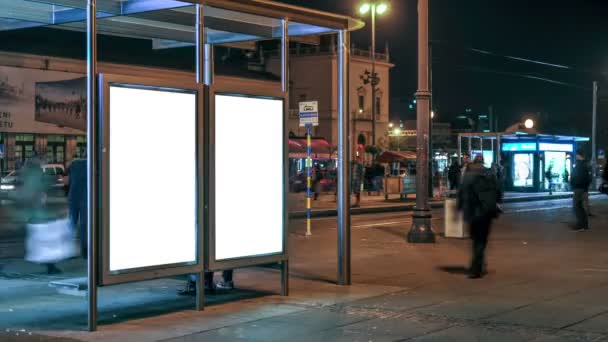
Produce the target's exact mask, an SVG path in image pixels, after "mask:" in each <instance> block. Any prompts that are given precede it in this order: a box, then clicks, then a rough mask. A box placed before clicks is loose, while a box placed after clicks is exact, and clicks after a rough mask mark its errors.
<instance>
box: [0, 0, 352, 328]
mask: <svg viewBox="0 0 608 342" xmlns="http://www.w3.org/2000/svg"><path fill="white" fill-rule="evenodd" d="M37 26H52V27H54V28H58V29H65V30H76V31H82V32H86V37H87V44H86V65H87V66H86V71H87V77H86V87H87V91H86V95H87V111H86V118H87V142H88V149H87V152H88V159H87V160H88V162H87V165H88V166H87V169H88V225H87V227H88V242H87V247H88V256H87V257H88V260H87V263H88V271H87V277H86V283H85V285H84V286H86V288H87V289H88V291H87V294H86V296H87V303H88V304H87V312H88V319H87V322H88V328H89V330H91V331H93V330H95V329H96V327H97V322H98V317H97V311H98V298H97V293H98V287H102V286H114V285H116V284H123V283H128V282H135V281H142V280H147V279H154V278H161V277H169V276H175V275H184V274H191V275H192V274H194V275H196V276H197V298H196V305H197V309H199V310H202V309H203V307H204V302H205V301H204V291H203V277H204V276H203V274H204V272H206V271H220V270H227V269H234V268H239V267H247V266H254V265H262V264H270V263H278V264H280V265H281V272H282V277H281V278H282V290H281V293H282V294H283V295H287V294H288V261H289V252H288V250H287V241H286V239H287V235H288V234H287V223H288V220H287V212H286V205H285V196H286V191H287V189H288V177H287V172H288V167H287V166H288V132H287V129H286V118H287V113H288V112H289V108H290V106H289V68H288V65H289V42H290V39H292V38H293V37H298V36H308V35H319V34H330V33H335V34H337V35H338V42H339V43H338V44H339V45H338V57H337V62H338V66H339V67H338V77H337V80H338V87H337V88H338V89H337V90H338V104H337V107H338V116H339V119H338V131H339V145H338V151H337V158H338V219H337V220H338V246H337V249H338V283H339V284H342V285H348V284H350V219H349V196H348V194H349V192H350V191H349V182H348V181H347V180H348V179H349V175H348V173H349V167H348V163H349V160H350V158H349V151H350V148H349V144H350V141H349V139H350V137H349V135H348V132H349V121H348V113H349V109H348V89H349V83H348V82H349V80H348V68H349V51H350V50H349V45H350V43H349V37H350V31H352V30H356V29H359V28H361V27H363V23H362V22H361V21H358V20H354V19H352V18H349V17H345V16H340V15H335V14H332V13H326V12H320V11H316V10H310V9H306V8H301V7H296V6H291V5H286V4H281V3H278V2H272V1H266V0H183V1H174V0H88V1H85V0H2V1H0V30H20V29H25V28H31V27H37ZM98 34H104V35H115V36H122V37H134V38H145V39H153V40H154V43H155V44H159V45H165V46H169V45H185V46H187V45H190V46H192V45H193V46H195V51H196V56H195V59H196V61H195V65H196V71H195V73H194V74H191V75H190V74H189V75H188V76H183V74H180V75H177V74H176V75H175V76H172V77H164V76H159V75H156V74H152V73H151V74H149V75H141V73H139V74H137V75H134V74H131V73H130V72H129V68H128V67H125V68H121V69H120V71H118V72H117V71H116V70H109V69H108V70H105V69H104V68H103V67H101V66H100V65H99V63H98V59H97V56H98V53H99V51H98V45H97V37H98ZM268 39H276V40H280V41H281V61H282V70H281V81H280V82H272V84H270V85H269V84H268V83H265V84H264V85H265V86H263V87H257V85H259V84H260V83H256V82H258V81H256V80H252V81H251V82H252V83H251V84H244V83H243V82H241V81H238V82H237V81H235V80H230V79H220V78H216V77H214V68H213V65H214V63H213V61H214V56H213V46H214V45H216V44H226V43H240V42H252V41H261V40H268ZM57 44H58V48H59V47H60V46H61V42H57ZM83 49H85V46H83ZM193 57H194V56H193ZM245 83H246V82H245ZM252 89H258V90H255V91H252ZM168 115H170V118H171V120H169V121H167V120H163V118H166V117H167V116H168ZM144 121H145V124H142V122H144ZM167 125H168V126H167ZM161 130H162V134H165V135H167V134H169V135H171V139H172V141H173V142H174V143H175V144H179V145H180V146H181V148H180V151H179V152H178V153H179V155H176V156H175V158H176V159H177V160H179V161H180V162H179V165H180V167H179V168H178V169H175V170H174V172H175V174H174V175H173V176H172V179H173V181H174V182H175V184H173V186H170V187H169V186H164V185H163V184H158V179H157V178H155V177H154V175H150V173H149V172H146V170H144V169H142V168H143V167H144V166H145V165H146V162H147V161H149V160H151V159H152V160H153V158H154V155H155V153H163V151H162V150H161V151H155V150H154V149H153V148H152V149H151V148H150V146H149V145H147V141H149V138H150V137H152V136H155V135H158V134H160V132H161ZM133 132H136V133H135V134H133ZM250 132H255V135H256V143H259V144H261V145H263V146H266V149H265V150H264V154H265V156H264V159H265V163H266V165H265V167H264V168H263V169H262V168H257V169H258V170H260V171H259V172H258V171H256V168H255V167H252V168H249V170H251V171H252V173H251V174H249V175H248V177H250V178H252V179H256V180H257V181H259V182H260V184H264V188H265V189H264V191H263V193H262V194H261V193H260V191H252V192H249V193H247V192H245V193H244V192H243V191H241V190H240V189H237V188H236V187H237V186H239V182H234V179H235V178H234V177H238V176H239V175H238V174H235V173H234V172H236V171H238V168H234V167H233V164H232V163H233V161H232V159H231V155H232V154H231V153H230V146H231V141H233V140H232V137H233V136H239V135H240V134H248V133H250ZM133 137H134V138H133ZM127 145H128V146H129V149H127V148H126V146H127ZM133 150H135V151H138V153H137V154H136V155H133V154H130V153H126V152H125V151H133ZM259 153H261V151H259ZM248 154H249V155H250V156H249V157H244V158H245V159H246V160H243V163H245V164H248V163H254V164H253V165H255V163H256V162H257V161H258V158H257V155H256V152H255V150H254V149H252V151H251V153H248ZM235 169H237V170H235ZM256 172H258V173H256ZM237 191H238V196H233V195H235V193H236V192H237ZM231 196H232V197H231ZM159 198H163V199H164V200H163V201H158V199H159ZM235 199H236V200H235ZM159 202H160V203H161V204H159Z"/></svg>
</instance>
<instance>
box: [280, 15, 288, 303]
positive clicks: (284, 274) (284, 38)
mask: <svg viewBox="0 0 608 342" xmlns="http://www.w3.org/2000/svg"><path fill="white" fill-rule="evenodd" d="M281 90H282V91H283V97H284V99H285V104H284V105H285V110H286V111H289V108H290V104H289V20H288V19H287V18H285V19H283V20H282V21H281ZM286 117H287V115H284V119H283V120H284V121H283V123H284V126H285V128H287V125H286V119H285V118H286ZM283 134H284V135H285V136H286V137H287V130H285V132H283ZM287 139H288V138H286V139H285V140H287ZM287 155H288V153H287V152H286V153H285V156H284V159H285V161H284V163H288V156H287ZM288 169H289V165H287V164H285V166H284V171H283V172H284V175H283V177H284V178H285V179H287V174H286V173H287V172H288V171H287V170H288ZM287 187H288V184H285V189H286V188H287ZM284 191H286V190H284ZM285 224H287V223H285ZM288 295H289V261H288V260H283V261H282V262H281V296H288Z"/></svg>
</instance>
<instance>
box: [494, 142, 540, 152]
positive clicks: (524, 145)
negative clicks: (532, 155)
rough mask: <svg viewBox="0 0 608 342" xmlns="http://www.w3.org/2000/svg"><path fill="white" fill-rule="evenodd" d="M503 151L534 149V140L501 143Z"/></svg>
mask: <svg viewBox="0 0 608 342" xmlns="http://www.w3.org/2000/svg"><path fill="white" fill-rule="evenodd" d="M502 150H503V152H519V151H536V143H535V142H517V143H503V144H502Z"/></svg>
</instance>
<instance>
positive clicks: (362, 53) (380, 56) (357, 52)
mask: <svg viewBox="0 0 608 342" xmlns="http://www.w3.org/2000/svg"><path fill="white" fill-rule="evenodd" d="M350 54H351V56H357V57H367V58H369V59H371V58H372V53H371V51H370V50H363V49H356V48H355V49H350ZM376 60H377V61H384V62H388V61H389V56H388V54H386V53H380V52H376Z"/></svg>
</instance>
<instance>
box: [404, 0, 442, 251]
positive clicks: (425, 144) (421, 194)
mask: <svg viewBox="0 0 608 342" xmlns="http://www.w3.org/2000/svg"><path fill="white" fill-rule="evenodd" d="M430 98H431V91H430V89H429V0H419V1H418V91H417V92H416V101H417V104H418V106H417V120H416V121H417V124H416V125H417V136H416V156H417V163H416V207H415V208H414V215H413V219H414V222H413V224H412V228H411V230H410V231H409V233H408V236H407V240H408V242H411V243H433V242H435V233H433V230H432V227H431V209H430V207H429V200H428V197H429V196H428V191H427V187H428V184H429V167H428V165H429V141H430V136H429V133H430V132H429V125H430V120H431V115H430V105H429V104H430Z"/></svg>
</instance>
